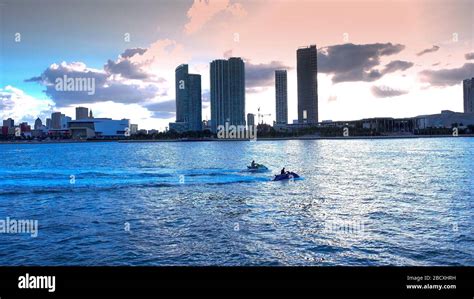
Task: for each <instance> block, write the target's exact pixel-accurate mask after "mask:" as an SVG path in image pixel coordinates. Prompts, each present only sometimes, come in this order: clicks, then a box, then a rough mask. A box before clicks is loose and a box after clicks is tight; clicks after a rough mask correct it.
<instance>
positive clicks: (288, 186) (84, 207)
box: [0, 138, 474, 266]
mask: <svg viewBox="0 0 474 299" xmlns="http://www.w3.org/2000/svg"><path fill="white" fill-rule="evenodd" d="M0 152H1V153H2V156H1V162H0V220H2V219H6V217H9V218H12V219H34V220H38V223H39V233H38V236H37V237H36V238H32V237H31V236H30V235H28V234H4V233H1V234H0V265H324V266H328V265H474V234H473V227H474V219H473V217H474V216H473V214H474V213H473V212H474V209H473V199H474V191H473V186H474V179H473V177H474V176H473V175H474V139H473V138H433V139H398V140H305V141H303V140H301V141H296V140H295V141H259V142H189V143H185V142H183V143H137V144H122V143H84V144H82V143H81V144H37V145H28V144H18V145H13V144H11V145H6V144H3V145H0ZM252 159H255V160H256V161H257V162H259V163H263V164H265V165H267V166H268V167H269V168H270V169H271V171H270V172H267V173H256V174H251V173H248V172H246V171H244V170H245V168H246V167H245V166H246V165H248V164H249V163H250V161H251V160H252ZM283 166H286V167H287V169H288V170H293V171H295V172H297V173H298V174H300V175H301V176H303V179H302V180H295V181H287V182H272V181H271V177H272V174H274V173H277V172H279V170H280V168H281V167H283Z"/></svg>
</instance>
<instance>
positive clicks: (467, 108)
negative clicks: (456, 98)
mask: <svg viewBox="0 0 474 299" xmlns="http://www.w3.org/2000/svg"><path fill="white" fill-rule="evenodd" d="M462 87H463V95H464V113H474V78H471V79H466V80H464V81H462Z"/></svg>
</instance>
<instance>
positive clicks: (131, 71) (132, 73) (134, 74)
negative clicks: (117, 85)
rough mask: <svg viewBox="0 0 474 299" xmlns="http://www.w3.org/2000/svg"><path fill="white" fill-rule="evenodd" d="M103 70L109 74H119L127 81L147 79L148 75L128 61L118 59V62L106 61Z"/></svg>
mask: <svg viewBox="0 0 474 299" xmlns="http://www.w3.org/2000/svg"><path fill="white" fill-rule="evenodd" d="M104 70H105V71H106V72H107V73H110V74H119V75H121V76H123V77H124V78H128V79H141V80H144V79H147V78H148V76H149V75H148V74H147V73H146V72H145V71H143V70H142V69H141V68H140V66H138V65H137V64H134V63H132V62H131V61H130V60H128V59H119V60H118V61H112V60H110V59H109V60H108V61H107V64H106V65H104Z"/></svg>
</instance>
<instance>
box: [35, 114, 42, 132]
mask: <svg viewBox="0 0 474 299" xmlns="http://www.w3.org/2000/svg"><path fill="white" fill-rule="evenodd" d="M42 126H43V122H42V121H41V118H39V117H38V118H37V119H36V120H35V130H40V129H41V127H42Z"/></svg>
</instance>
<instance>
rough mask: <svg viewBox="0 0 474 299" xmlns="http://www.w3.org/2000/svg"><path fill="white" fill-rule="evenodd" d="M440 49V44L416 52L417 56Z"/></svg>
mask: <svg viewBox="0 0 474 299" xmlns="http://www.w3.org/2000/svg"><path fill="white" fill-rule="evenodd" d="M438 50H439V46H436V45H435V46H433V47H431V48H428V49H424V50H423V51H421V52H419V53H416V55H417V56H422V55H425V54H428V53H432V52H436V51H438Z"/></svg>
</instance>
